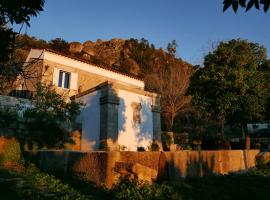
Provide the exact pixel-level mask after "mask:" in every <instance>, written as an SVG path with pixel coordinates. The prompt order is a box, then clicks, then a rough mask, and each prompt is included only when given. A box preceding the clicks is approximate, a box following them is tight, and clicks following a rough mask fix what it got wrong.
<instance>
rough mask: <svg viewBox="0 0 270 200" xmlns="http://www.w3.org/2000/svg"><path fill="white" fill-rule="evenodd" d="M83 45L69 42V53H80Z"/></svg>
mask: <svg viewBox="0 0 270 200" xmlns="http://www.w3.org/2000/svg"><path fill="white" fill-rule="evenodd" d="M83 47H84V46H83V45H82V44H81V43H80V42H71V43H70V44H69V51H70V52H71V53H81V52H82V50H83Z"/></svg>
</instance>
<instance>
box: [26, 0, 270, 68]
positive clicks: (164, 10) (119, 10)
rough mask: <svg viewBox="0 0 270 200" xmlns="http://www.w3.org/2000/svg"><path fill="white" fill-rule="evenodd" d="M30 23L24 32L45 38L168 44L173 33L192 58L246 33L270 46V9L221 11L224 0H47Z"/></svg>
mask: <svg viewBox="0 0 270 200" xmlns="http://www.w3.org/2000/svg"><path fill="white" fill-rule="evenodd" d="M30 23H31V27H30V28H27V30H26V29H25V28H24V29H23V30H22V33H25V32H26V33H28V34H29V35H31V36H35V37H37V38H40V39H45V40H50V39H53V38H56V37H60V38H63V39H65V40H67V41H69V42H71V41H79V42H84V41H86V40H92V41H96V40H97V39H98V38H100V39H103V40H109V39H111V38H124V39H128V38H138V39H140V38H145V39H147V40H148V41H149V42H150V43H153V44H154V45H155V46H156V47H157V48H159V47H163V48H166V46H167V44H168V42H170V41H172V40H173V39H175V40H176V41H177V43H178V45H179V46H178V49H177V55H178V56H179V57H181V58H183V59H184V60H186V61H188V62H190V63H192V64H201V63H202V62H203V56H204V55H205V54H206V53H208V52H209V51H210V50H211V48H212V44H216V43H217V42H218V41H221V40H229V39H233V38H242V39H248V40H250V41H253V42H258V43H260V44H262V45H264V46H265V47H266V48H267V49H268V50H270V11H269V13H267V14H265V13H264V12H263V11H262V10H261V11H257V10H255V9H252V10H250V11H249V12H247V13H246V12H244V11H243V10H239V11H238V13H237V14H235V13H234V12H233V11H232V10H231V9H230V10H228V11H226V12H225V13H223V12H222V0H46V2H45V7H44V11H43V12H41V13H40V15H38V17H36V18H32V19H31V22H30ZM268 56H269V53H268ZM269 57H270V56H269Z"/></svg>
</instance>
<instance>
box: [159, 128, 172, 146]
mask: <svg viewBox="0 0 270 200" xmlns="http://www.w3.org/2000/svg"><path fill="white" fill-rule="evenodd" d="M161 141H162V145H163V149H164V150H169V148H170V145H171V144H172V138H171V136H170V135H169V133H168V132H162V133H161Z"/></svg>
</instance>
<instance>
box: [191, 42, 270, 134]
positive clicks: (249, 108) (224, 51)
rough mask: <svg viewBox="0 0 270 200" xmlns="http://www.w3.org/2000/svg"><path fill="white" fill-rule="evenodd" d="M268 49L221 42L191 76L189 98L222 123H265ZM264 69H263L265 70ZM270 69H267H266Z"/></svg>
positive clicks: (247, 44) (253, 44) (267, 93)
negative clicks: (263, 120) (202, 65)
mask: <svg viewBox="0 0 270 200" xmlns="http://www.w3.org/2000/svg"><path fill="white" fill-rule="evenodd" d="M267 64H268V62H267V56H266V49H265V48H264V47H262V46H260V45H258V44H255V43H251V42H248V41H245V40H240V39H238V40H231V41H228V42H221V43H220V44H219V45H218V47H217V48H216V49H215V50H214V51H213V52H212V53H209V54H208V55H207V56H206V57H205V59H204V68H201V69H199V70H198V71H196V73H195V74H194V75H193V76H192V78H191V81H190V86H189V89H188V94H190V95H192V96H193V98H192V102H193V104H194V105H195V106H197V107H198V108H199V109H201V110H203V111H205V112H207V113H209V114H210V117H211V118H212V119H216V120H218V121H219V122H220V123H221V126H222V129H221V132H222V133H224V123H225V121H227V122H228V123H230V124H240V125H242V128H243V130H244V131H245V133H247V130H246V124H247V123H248V122H256V121H260V120H262V119H264V117H265V110H266V107H267V106H266V105H267V104H266V102H267V98H268V97H269V93H270V91H269V78H267V77H268V73H269V72H267V71H266V70H264V69H263V68H264V67H265V65H267ZM263 66H264V67H263ZM266 68H268V66H267V67H266Z"/></svg>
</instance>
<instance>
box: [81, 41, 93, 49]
mask: <svg viewBox="0 0 270 200" xmlns="http://www.w3.org/2000/svg"><path fill="white" fill-rule="evenodd" d="M83 46H84V47H93V46H95V43H94V42H92V41H90V40H87V41H85V42H84V43H83Z"/></svg>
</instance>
